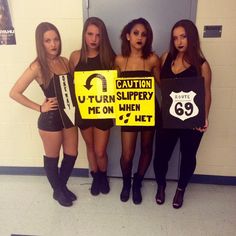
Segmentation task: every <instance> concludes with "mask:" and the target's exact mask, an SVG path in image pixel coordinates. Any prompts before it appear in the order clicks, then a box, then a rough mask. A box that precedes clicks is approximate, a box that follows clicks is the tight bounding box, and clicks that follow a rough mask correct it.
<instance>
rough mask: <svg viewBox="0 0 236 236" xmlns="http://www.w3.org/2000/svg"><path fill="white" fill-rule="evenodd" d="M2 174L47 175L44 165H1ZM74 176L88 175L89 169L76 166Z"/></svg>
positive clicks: (0, 172) (0, 173)
mask: <svg viewBox="0 0 236 236" xmlns="http://www.w3.org/2000/svg"><path fill="white" fill-rule="evenodd" d="M0 175H36V176H40V175H45V171H44V168H43V167H18V166H17V167H15V166H0ZM72 176H77V177H88V176H89V170H88V169H86V168H74V170H73V172H72Z"/></svg>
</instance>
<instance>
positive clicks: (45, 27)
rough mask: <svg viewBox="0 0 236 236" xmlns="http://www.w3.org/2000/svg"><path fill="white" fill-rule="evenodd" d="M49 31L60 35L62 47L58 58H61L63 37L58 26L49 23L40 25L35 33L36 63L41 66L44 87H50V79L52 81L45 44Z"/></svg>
mask: <svg viewBox="0 0 236 236" xmlns="http://www.w3.org/2000/svg"><path fill="white" fill-rule="evenodd" d="M49 30H53V31H55V32H56V34H57V35H58V38H59V41H60V46H59V50H58V55H57V56H60V54H61V36H60V33H59V31H58V29H57V28H56V26H55V25H53V24H51V23H49V22H42V23H40V24H39V25H38V26H37V28H36V31H35V40H36V50H37V58H36V59H35V61H37V62H38V63H39V64H40V67H41V72H42V80H43V85H44V87H47V86H48V84H49V82H50V79H51V78H50V77H51V71H50V69H49V66H48V62H47V55H46V50H45V48H44V44H43V36H44V33H45V32H47V31H49Z"/></svg>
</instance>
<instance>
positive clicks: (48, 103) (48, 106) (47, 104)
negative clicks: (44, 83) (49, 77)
mask: <svg viewBox="0 0 236 236" xmlns="http://www.w3.org/2000/svg"><path fill="white" fill-rule="evenodd" d="M57 109H58V102H57V98H56V97H53V98H47V99H46V100H45V101H44V103H43V104H42V105H41V112H48V111H54V110H57Z"/></svg>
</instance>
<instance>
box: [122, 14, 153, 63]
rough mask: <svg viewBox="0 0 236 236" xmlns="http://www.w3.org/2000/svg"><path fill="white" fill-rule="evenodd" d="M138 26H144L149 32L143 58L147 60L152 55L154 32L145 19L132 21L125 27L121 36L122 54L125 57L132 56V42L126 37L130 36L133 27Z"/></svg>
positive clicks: (143, 49)
mask: <svg viewBox="0 0 236 236" xmlns="http://www.w3.org/2000/svg"><path fill="white" fill-rule="evenodd" d="M137 24H141V25H143V26H144V27H145V29H146V31H147V40H146V43H145V45H144V47H143V48H142V57H143V58H144V59H146V58H148V57H149V56H150V54H151V53H152V41H153V32H152V28H151V25H150V24H149V22H148V21H147V20H146V19H144V18H138V19H134V20H132V21H130V22H129V23H128V24H127V25H125V27H124V28H123V30H122V32H121V35H120V38H121V41H122V42H121V54H122V56H124V57H129V56H130V53H131V48H130V41H128V39H127V37H126V35H127V34H130V32H131V30H132V29H133V27H134V26H135V25H137Z"/></svg>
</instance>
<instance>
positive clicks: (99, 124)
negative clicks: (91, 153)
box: [78, 119, 113, 131]
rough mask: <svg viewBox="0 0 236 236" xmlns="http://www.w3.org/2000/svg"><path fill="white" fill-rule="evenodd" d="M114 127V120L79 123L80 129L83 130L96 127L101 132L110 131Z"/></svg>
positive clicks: (85, 120)
mask: <svg viewBox="0 0 236 236" xmlns="http://www.w3.org/2000/svg"><path fill="white" fill-rule="evenodd" d="M112 126H113V120H112V119H82V120H80V121H79V122H78V127H79V128H80V129H82V130H85V129H88V128H89V127H96V128H97V129H100V130H104V131H105V130H108V129H110V128H111V127H112Z"/></svg>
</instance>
